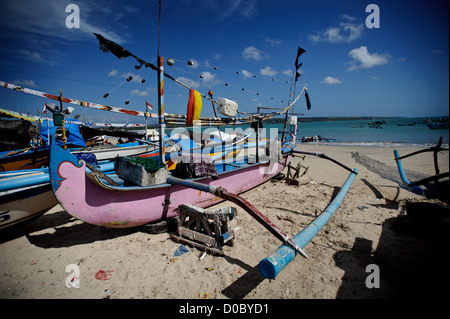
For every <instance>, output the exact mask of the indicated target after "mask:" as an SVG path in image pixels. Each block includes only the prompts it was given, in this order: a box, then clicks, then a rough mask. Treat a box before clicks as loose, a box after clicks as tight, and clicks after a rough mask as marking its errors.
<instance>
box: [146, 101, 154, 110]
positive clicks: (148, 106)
mask: <svg viewBox="0 0 450 319" xmlns="http://www.w3.org/2000/svg"><path fill="white" fill-rule="evenodd" d="M145 104H146V105H147V109H149V110H152V109H153V106H151V105H150V103H148V102H147V100H145Z"/></svg>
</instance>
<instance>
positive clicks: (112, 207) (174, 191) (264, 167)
mask: <svg viewBox="0 0 450 319" xmlns="http://www.w3.org/2000/svg"><path fill="white" fill-rule="evenodd" d="M294 141H295V140H294ZM288 159H289V157H288V156H284V157H283V158H282V159H281V160H280V161H276V162H275V163H272V165H271V163H270V161H268V160H266V161H261V162H259V163H253V164H252V163H251V159H250V162H249V158H248V157H247V158H245V159H244V160H243V161H242V162H235V163H231V164H227V163H226V162H225V163H222V162H219V163H216V165H215V168H216V170H217V177H218V178H217V179H216V180H212V179H210V178H209V177H206V176H205V177H201V178H195V179H192V181H194V182H197V183H203V184H206V185H209V186H214V187H221V186H222V187H225V186H226V188H227V189H228V190H229V191H230V192H233V193H237V194H240V193H242V192H244V191H246V190H249V189H251V188H253V187H255V186H258V185H260V184H261V183H263V182H265V181H267V180H269V179H270V178H272V177H273V176H275V175H277V174H278V173H279V172H280V171H281V170H282V169H283V167H284V165H285V163H286V161H287V160H288ZM50 177H51V183H52V187H53V190H54V192H55V196H56V198H57V199H58V202H59V203H60V204H61V205H62V206H63V208H64V209H65V210H66V211H67V212H68V213H69V214H71V215H73V216H75V217H76V218H78V219H81V220H83V221H85V222H87V223H90V224H94V225H98V226H105V227H134V226H139V225H145V224H148V223H151V222H155V221H159V220H164V219H167V218H170V217H174V216H176V211H175V210H176V208H177V207H178V206H179V205H181V204H185V203H191V204H194V205H197V206H199V207H208V206H211V205H213V204H216V203H218V202H220V201H221V199H220V198H218V197H216V196H214V195H212V194H210V193H204V192H199V191H198V190H194V189H192V188H187V187H183V186H180V185H172V184H170V183H168V182H167V183H163V184H159V185H152V186H148V187H140V186H124V185H123V181H120V180H118V179H117V178H116V179H115V181H116V183H118V184H119V185H117V186H114V185H111V183H109V182H107V181H105V180H103V179H102V178H100V177H98V176H96V175H92V174H89V173H88V174H86V172H85V163H84V161H80V162H79V161H78V160H77V158H75V157H74V156H73V155H72V154H70V153H69V152H67V151H65V150H63V149H62V148H60V147H58V146H56V145H54V146H52V148H51V158H50ZM112 178H113V177H112Z"/></svg>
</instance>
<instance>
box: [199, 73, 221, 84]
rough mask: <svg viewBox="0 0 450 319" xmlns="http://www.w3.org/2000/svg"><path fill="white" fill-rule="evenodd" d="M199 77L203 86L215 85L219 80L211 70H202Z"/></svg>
mask: <svg viewBox="0 0 450 319" xmlns="http://www.w3.org/2000/svg"><path fill="white" fill-rule="evenodd" d="M200 78H201V79H202V81H203V85H204V86H208V85H217V84H219V83H220V81H219V80H218V79H217V78H216V74H213V73H211V72H202V74H201V75H200Z"/></svg>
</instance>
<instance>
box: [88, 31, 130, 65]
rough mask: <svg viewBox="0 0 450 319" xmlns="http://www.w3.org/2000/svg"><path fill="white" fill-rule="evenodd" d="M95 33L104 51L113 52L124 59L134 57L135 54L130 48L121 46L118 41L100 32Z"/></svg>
mask: <svg viewBox="0 0 450 319" xmlns="http://www.w3.org/2000/svg"><path fill="white" fill-rule="evenodd" d="M94 35H95V36H96V37H97V39H98V40H99V45H100V50H102V51H103V52H111V53H112V54H114V55H115V56H116V57H118V58H119V59H123V58H126V57H129V56H133V57H134V55H133V54H131V53H130V52H129V51H128V50H126V49H125V48H123V47H121V46H120V45H118V44H117V43H115V42H113V41H110V40H108V39H106V38H104V37H103V36H102V35H100V34H97V33H94Z"/></svg>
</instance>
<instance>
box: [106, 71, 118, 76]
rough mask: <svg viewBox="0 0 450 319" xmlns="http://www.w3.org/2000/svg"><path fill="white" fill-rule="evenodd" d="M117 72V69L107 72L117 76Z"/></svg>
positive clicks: (109, 74)
mask: <svg viewBox="0 0 450 319" xmlns="http://www.w3.org/2000/svg"><path fill="white" fill-rule="evenodd" d="M118 73H119V71H117V70H111V71H110V72H109V73H108V76H117V74H118Z"/></svg>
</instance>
